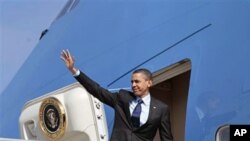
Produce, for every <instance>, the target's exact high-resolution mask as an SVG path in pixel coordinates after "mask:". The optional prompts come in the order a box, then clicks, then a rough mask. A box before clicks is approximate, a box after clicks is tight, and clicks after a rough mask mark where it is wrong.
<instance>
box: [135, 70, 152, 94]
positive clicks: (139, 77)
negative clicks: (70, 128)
mask: <svg viewBox="0 0 250 141" xmlns="http://www.w3.org/2000/svg"><path fill="white" fill-rule="evenodd" d="M151 85H152V81H151V80H148V79H147V77H146V76H145V75H144V74H143V73H134V74H133V75H132V79H131V87H132V90H133V92H134V94H135V95H136V96H139V97H144V96H146V95H147V94H148V93H149V87H150V86H151Z"/></svg>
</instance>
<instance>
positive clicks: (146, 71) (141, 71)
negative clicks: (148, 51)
mask: <svg viewBox="0 0 250 141" xmlns="http://www.w3.org/2000/svg"><path fill="white" fill-rule="evenodd" d="M135 73H143V74H144V75H145V76H146V79H148V80H153V76H152V73H151V72H150V71H149V70H148V69H145V68H140V69H137V70H135V71H134V72H133V74H135Z"/></svg>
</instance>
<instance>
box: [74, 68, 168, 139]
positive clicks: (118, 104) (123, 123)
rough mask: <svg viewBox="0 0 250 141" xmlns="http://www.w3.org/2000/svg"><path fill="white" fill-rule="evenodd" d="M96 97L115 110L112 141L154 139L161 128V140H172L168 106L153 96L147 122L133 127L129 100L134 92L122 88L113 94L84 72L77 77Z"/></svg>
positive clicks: (132, 97)
mask: <svg viewBox="0 0 250 141" xmlns="http://www.w3.org/2000/svg"><path fill="white" fill-rule="evenodd" d="M75 78H76V79H77V80H78V81H79V82H80V83H81V84H82V85H83V86H84V87H85V88H86V89H87V91H88V92H89V93H90V94H92V95H93V96H94V97H96V98H98V99H99V100H100V101H102V102H103V103H105V104H107V105H109V106H111V107H113V108H114V110H115V121H114V128H113V132H112V136H111V141H152V140H153V139H154V137H155V134H156V131H157V129H159V133H160V138H161V141H172V134H171V129H170V116H169V109H168V106H167V105H165V104H164V103H162V102H160V101H158V100H156V99H155V98H153V97H152V96H151V103H150V111H149V117H148V120H147V122H146V123H145V124H144V125H142V126H141V127H139V128H135V127H133V124H132V122H131V115H130V111H129V102H130V101H132V100H133V99H134V98H135V96H134V94H133V93H132V92H129V91H126V90H120V91H119V92H118V93H117V94H113V93H111V92H109V91H108V90H106V89H104V88H102V87H100V86H99V85H98V84H97V83H96V82H94V81H93V80H91V79H90V78H89V77H88V76H86V75H85V74H84V73H82V72H81V73H80V75H79V76H77V77H75Z"/></svg>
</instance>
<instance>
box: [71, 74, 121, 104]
mask: <svg viewBox="0 0 250 141" xmlns="http://www.w3.org/2000/svg"><path fill="white" fill-rule="evenodd" d="M75 79H76V80H77V81H78V82H79V83H80V84H81V85H82V86H83V87H84V88H85V89H86V90H87V91H88V92H89V93H90V94H91V95H93V96H94V97H96V98H97V99H99V100H100V101H101V102H103V103H105V104H107V105H109V106H111V107H114V105H115V104H116V101H117V94H113V93H111V92H109V91H108V90H107V89H104V88H102V87H101V86H100V85H99V84H97V83H96V82H95V81H93V80H91V79H90V78H89V77H88V76H87V75H85V74H84V73H82V72H80V75H78V76H75Z"/></svg>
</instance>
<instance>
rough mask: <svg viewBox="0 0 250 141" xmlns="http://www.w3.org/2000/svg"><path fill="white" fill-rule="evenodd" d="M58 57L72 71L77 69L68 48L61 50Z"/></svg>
mask: <svg viewBox="0 0 250 141" xmlns="http://www.w3.org/2000/svg"><path fill="white" fill-rule="evenodd" d="M60 58H61V59H62V60H63V61H64V63H65V65H66V67H67V68H68V69H69V70H70V71H71V72H72V73H73V74H75V72H76V71H77V69H76V68H75V66H74V65H75V59H74V57H73V56H72V55H71V54H70V52H69V50H62V53H61V56H60Z"/></svg>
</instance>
